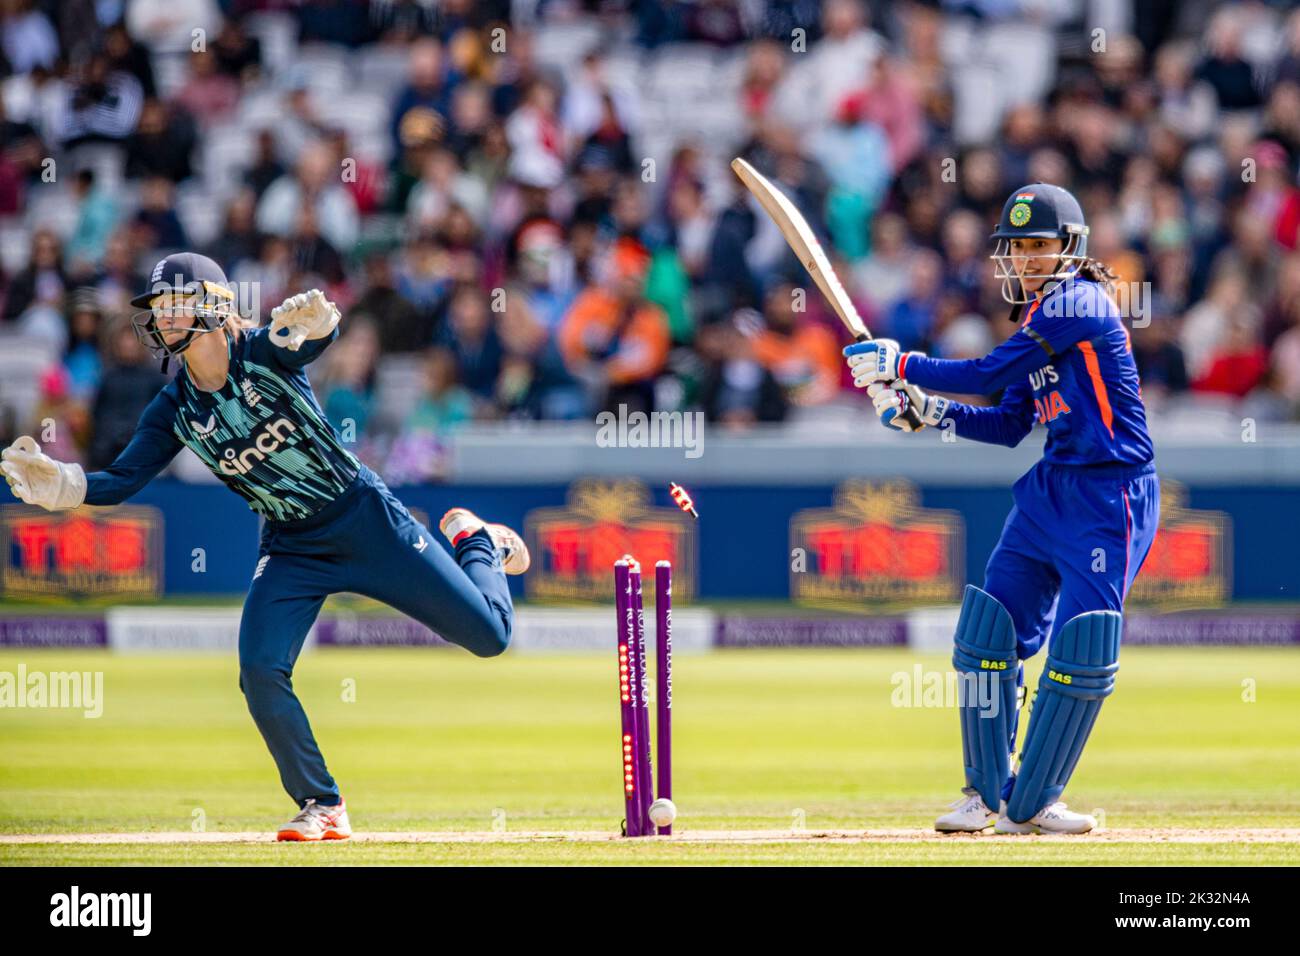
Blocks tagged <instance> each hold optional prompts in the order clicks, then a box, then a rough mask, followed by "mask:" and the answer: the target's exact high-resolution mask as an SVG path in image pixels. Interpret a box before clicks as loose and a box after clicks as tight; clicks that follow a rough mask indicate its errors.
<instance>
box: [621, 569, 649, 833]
mask: <svg viewBox="0 0 1300 956" xmlns="http://www.w3.org/2000/svg"><path fill="white" fill-rule="evenodd" d="M629 570H630V569H629V565H628V562H627V561H626V560H623V561H615V562H614V609H615V615H616V617H617V619H618V630H617V633H618V697H619V714H620V717H621V719H622V731H623V732H622V735H621V736H622V739H621V744H622V766H623V773H622V777H623V811H624V813H625V814H626V824H625V826H626V831H625V832H626V834H627V835H628V836H630V837H634V836H640V835H641V830H642V827H641V823H640V821H641V816H640V813H639V811H640V807H641V794H640V792H639V790H638V788H637V780H636V753H637V739H638V738H637V732H636V708H635V705H634V699H635V698H634V691H633V683H634V680H635V677H634V672H633V669H632V666H631V654H632V648H631V644H632V640H631V637H632V631H633V625H632V585H631V580H630V575H629Z"/></svg>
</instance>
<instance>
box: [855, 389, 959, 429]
mask: <svg viewBox="0 0 1300 956" xmlns="http://www.w3.org/2000/svg"><path fill="white" fill-rule="evenodd" d="M897 384H898V386H899V387H897V388H891V387H890V386H888V385H886V384H885V383H884V382H873V383H871V384H870V385H868V386H867V394H868V395H870V396H871V403H872V404H873V405H875V406H876V414H877V415H878V416H879V417H880V424H882V425H884V426H885V427H886V428H892V429H893V430H894V431H898V432H913V431H920V430H921V429H922V428H924V427H925V426H926V425H938V424H939V423H940V422H942V421H943V419H944V416H945V415H947V414H948V399H946V398H940V397H939V396H937V395H929V394H927V393H926V392H923V391H921V389H919V388H917V387H916V386H915V385H912V384H911V383H910V382H898V383H897ZM909 407H910V408H915V409H916V412H917V414H918V415H919V416H920V418H921V422H922V424H921V425H920V427H913V425H912V423H911V422H909V421H908V420H907V419H906V418H904V417H903V412H905V411H906V410H907V409H908V408H909Z"/></svg>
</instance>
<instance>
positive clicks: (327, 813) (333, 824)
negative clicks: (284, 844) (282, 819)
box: [275, 798, 352, 842]
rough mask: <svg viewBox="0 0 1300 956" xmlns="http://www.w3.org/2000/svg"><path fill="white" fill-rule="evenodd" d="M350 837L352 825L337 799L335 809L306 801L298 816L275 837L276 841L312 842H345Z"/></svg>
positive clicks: (341, 803) (342, 805)
mask: <svg viewBox="0 0 1300 956" xmlns="http://www.w3.org/2000/svg"><path fill="white" fill-rule="evenodd" d="M350 836H352V824H350V823H348V808H347V805H346V804H345V803H344V802H343V799H342V798H339V804H338V806H336V807H323V806H321V805H320V804H319V803H317V802H316V801H315V800H310V799H309V800H308V801H307V804H306V806H304V807H303V808H302V809H301V810H299V811H298V815H297V816H296V817H294V818H293V819H292V820H290V821H289V822H288V823H286V824H285V825H284V826H282V827H280V832H279V833H277V834H276V835H275V838H276V839H277V840H293V841H297V842H313V841H315V840H346V839H347V838H348V837H350Z"/></svg>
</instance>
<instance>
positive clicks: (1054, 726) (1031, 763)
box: [1007, 611, 1124, 823]
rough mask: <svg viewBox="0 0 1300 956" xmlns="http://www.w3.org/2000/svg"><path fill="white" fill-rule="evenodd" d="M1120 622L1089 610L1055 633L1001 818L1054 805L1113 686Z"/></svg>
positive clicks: (1023, 816)
mask: <svg viewBox="0 0 1300 956" xmlns="http://www.w3.org/2000/svg"><path fill="white" fill-rule="evenodd" d="M1123 625H1124V618H1123V617H1122V616H1121V615H1120V613H1119V612H1118V611H1089V612H1088V613H1087V614H1080V615H1079V616H1078V617H1075V618H1071V619H1070V620H1069V621H1068V622H1067V623H1066V625H1065V627H1063V628H1061V633H1060V634H1058V635H1057V636H1056V640H1055V641H1054V642H1053V646H1052V648H1051V650H1050V651H1049V653H1048V655H1047V665H1046V666H1045V667H1044V668H1043V676H1042V678H1041V679H1040V680H1039V682H1038V700H1037V703H1036V704H1035V706H1034V711H1033V713H1032V714H1031V715H1030V718H1029V732H1028V734H1027V735H1026V737H1025V752H1024V757H1023V759H1022V760H1021V763H1020V774H1019V776H1018V777H1017V778H1016V783H1015V786H1014V787H1013V788H1012V790H1011V799H1009V800H1008V801H1007V816H1009V817H1010V818H1011V819H1012V820H1014V821H1015V822H1016V823H1024V822H1025V821H1026V820H1028V819H1030V818H1031V817H1033V816H1035V815H1036V814H1037V813H1038V811H1039V810H1041V809H1043V807H1045V806H1047V805H1048V804H1050V803H1055V802H1056V801H1057V799H1059V798H1060V796H1061V792H1062V791H1063V790H1065V785H1066V783H1068V782H1069V780H1070V775H1071V774H1072V773H1074V767H1075V765H1076V764H1077V763H1078V762H1079V755H1080V754H1082V753H1083V745H1084V744H1085V743H1087V741H1088V735H1089V734H1090V733H1092V726H1093V724H1095V723H1096V722H1097V714H1098V713H1100V712H1101V702H1102V701H1103V700H1105V699H1106V698H1107V697H1109V696H1110V694H1111V691H1113V690H1114V689H1115V674H1116V672H1117V671H1118V670H1119V638H1120V632H1121V630H1122V629H1123Z"/></svg>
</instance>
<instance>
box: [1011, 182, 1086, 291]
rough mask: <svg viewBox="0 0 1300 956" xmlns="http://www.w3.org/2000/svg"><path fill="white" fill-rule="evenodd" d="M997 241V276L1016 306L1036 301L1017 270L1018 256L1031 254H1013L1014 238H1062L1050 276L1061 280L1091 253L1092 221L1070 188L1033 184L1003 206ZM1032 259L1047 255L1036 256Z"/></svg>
mask: <svg viewBox="0 0 1300 956" xmlns="http://www.w3.org/2000/svg"><path fill="white" fill-rule="evenodd" d="M990 238H992V239H993V241H994V242H995V243H996V246H995V248H994V251H993V254H992V255H991V256H989V258H990V259H992V260H993V263H994V265H993V270H994V275H995V276H996V277H997V278H999V279H1001V280H1002V298H1004V299H1005V300H1006V301H1007V302H1010V303H1011V304H1013V305H1024V304H1025V303H1027V302H1031V301H1033V296H1031V295H1029V294H1028V293H1027V292H1025V290H1024V288H1023V287H1022V286H1021V284H1020V276H1019V274H1018V272H1017V269H1016V260H1017V259H1028V258H1031V257H1030V256H1023V255H1021V256H1013V255H1012V254H1011V240H1012V239H1060V240H1062V241H1063V242H1064V245H1063V247H1062V249H1061V251H1060V252H1057V253H1053V254H1052V255H1051V256H1050V258H1054V259H1056V269H1055V270H1054V271H1053V272H1052V273H1050V274H1049V275H1047V276H1046V278H1047V279H1048V280H1050V281H1058V282H1059V281H1061V280H1064V279H1069V278H1071V277H1072V276H1074V275H1075V274H1076V273H1077V272H1078V271H1079V268H1080V266H1082V265H1083V263H1084V260H1085V259H1087V256H1088V224H1087V223H1086V222H1085V221H1084V219H1083V208H1082V207H1081V206H1080V205H1079V200H1077V199H1075V198H1074V196H1072V195H1071V194H1070V192H1069V190H1066V189H1062V188H1061V187H1060V186H1053V185H1051V184H1050V183H1032V184H1030V185H1028V186H1022V187H1021V188H1020V189H1017V190H1016V191H1015V192H1013V193H1012V194H1011V195H1010V196H1009V197H1008V198H1007V201H1006V204H1005V205H1003V207H1002V215H1001V216H1000V217H999V218H998V225H997V228H996V229H994V230H993V235H992V236H991V237H990ZM1032 258H1047V257H1041V256H1034V257H1032Z"/></svg>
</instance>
